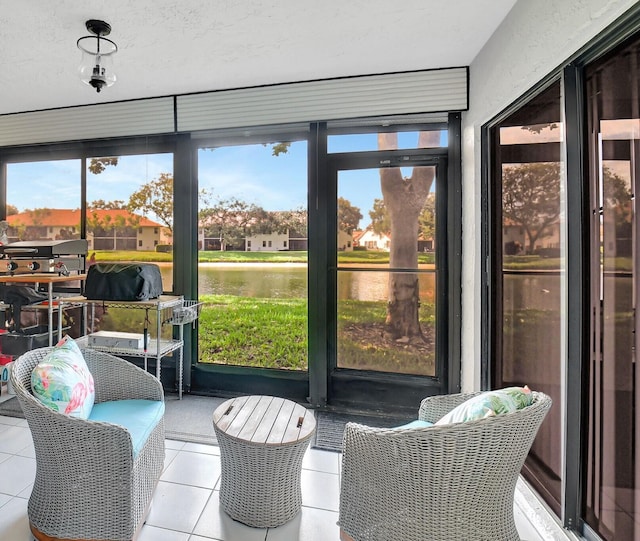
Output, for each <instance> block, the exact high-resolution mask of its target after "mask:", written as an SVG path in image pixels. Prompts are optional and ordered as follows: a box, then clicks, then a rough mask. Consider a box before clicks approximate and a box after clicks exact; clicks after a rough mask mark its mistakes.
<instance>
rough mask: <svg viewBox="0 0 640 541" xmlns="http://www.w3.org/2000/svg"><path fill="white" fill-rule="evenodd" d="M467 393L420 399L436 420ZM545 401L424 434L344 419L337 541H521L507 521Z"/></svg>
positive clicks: (427, 416) (426, 414)
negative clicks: (399, 540) (345, 423)
mask: <svg viewBox="0 0 640 541" xmlns="http://www.w3.org/2000/svg"><path fill="white" fill-rule="evenodd" d="M474 394H477V393H472V394H457V395H445V396H434V397H430V398H426V399H425V400H423V401H422V403H421V405H420V409H419V419H421V420H423V421H429V422H432V423H434V422H436V421H437V420H438V419H440V418H441V417H442V416H443V415H444V414H445V413H447V412H449V411H450V410H452V409H453V408H454V407H455V406H457V405H458V404H461V403H462V402H464V401H465V400H466V399H468V398H470V397H471V396H473V395H474ZM549 408H551V399H550V398H549V397H548V396H547V395H545V394H542V393H534V399H533V404H532V405H530V406H528V407H526V408H523V409H521V410H518V411H516V412H513V413H507V414H502V415H496V416H494V417H489V418H486V419H481V420H477V421H469V422H465V423H459V424H454V425H442V426H436V427H429V428H407V429H383V428H371V427H367V426H363V425H358V424H355V423H347V425H346V427H345V431H344V440H343V455H342V478H341V487H340V518H339V524H340V530H341V531H340V535H341V539H342V540H343V541H347V540H348V541H352V540H354V541H389V540H391V539H402V541H424V540H425V539H428V540H429V541H452V540H458V539H460V540H462V539H469V540H471V539H473V540H474V541H482V540H485V541H496V540H498V539H499V540H500V541H516V540H519V539H520V537H519V536H518V532H517V530H516V526H515V520H514V515H513V503H514V493H515V487H516V481H517V479H518V475H519V473H520V469H521V468H522V465H523V463H524V460H525V458H526V457H527V454H528V452H529V448H530V447H531V444H532V442H533V439H534V438H535V435H536V433H537V431H538V428H539V426H540V424H541V423H542V421H543V419H544V417H545V415H546V414H547V412H548V411H549Z"/></svg>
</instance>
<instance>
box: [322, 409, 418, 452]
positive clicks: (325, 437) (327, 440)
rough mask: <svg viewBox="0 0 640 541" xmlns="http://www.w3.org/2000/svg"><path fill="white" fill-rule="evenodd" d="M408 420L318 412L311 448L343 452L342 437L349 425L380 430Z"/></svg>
mask: <svg viewBox="0 0 640 541" xmlns="http://www.w3.org/2000/svg"><path fill="white" fill-rule="evenodd" d="M406 422H407V420H406V419H405V420H401V419H390V418H386V417H374V416H370V415H350V414H347V413H333V412H328V411H317V412H316V434H315V437H314V440H313V442H312V444H311V447H313V448H314V449H322V450H325V451H336V452H341V451H342V435H343V433H344V427H345V425H346V424H347V423H359V424H361V425H367V426H374V427H379V428H390V427H392V426H400V425H402V424H404V423H406Z"/></svg>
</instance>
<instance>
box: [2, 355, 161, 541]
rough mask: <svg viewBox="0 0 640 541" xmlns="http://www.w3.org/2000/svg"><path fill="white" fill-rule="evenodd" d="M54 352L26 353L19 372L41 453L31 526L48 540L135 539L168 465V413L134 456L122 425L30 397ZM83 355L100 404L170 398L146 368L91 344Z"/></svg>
mask: <svg viewBox="0 0 640 541" xmlns="http://www.w3.org/2000/svg"><path fill="white" fill-rule="evenodd" d="M50 349H52V348H41V349H35V350H32V351H29V352H27V353H25V354H24V355H22V356H21V357H20V358H18V359H17V360H16V362H15V365H14V368H13V373H12V382H13V385H14V388H15V393H16V395H17V398H18V400H19V402H20V405H21V407H22V411H23V412H24V415H25V418H26V419H27V422H28V423H29V428H30V430H31V435H32V437H33V443H34V447H35V454H36V465H37V466H36V478H35V483H34V485H33V490H32V491H31V496H30V498H29V505H28V515H29V523H30V527H31V531H32V533H33V535H34V537H36V539H41V540H79V539H82V540H85V539H100V540H104V541H112V540H113V541H115V540H117V541H125V540H127V541H128V540H131V539H133V538H134V537H135V536H136V534H137V532H138V530H139V528H140V527H141V526H142V524H143V521H144V518H145V516H146V513H147V511H148V509H149V503H150V501H151V497H152V494H153V490H154V488H155V486H156V484H157V482H158V479H159V477H160V474H161V473H162V469H163V466H164V418H162V419H161V420H160V422H158V424H157V425H156V427H155V429H153V431H152V432H151V434H150V435H149V437H148V439H147V441H146V443H145V444H144V446H143V447H142V449H141V450H140V452H139V453H138V454H137V456H135V458H134V452H133V448H132V441H131V437H130V434H129V432H128V431H127V430H125V429H124V428H123V427H121V426H118V425H115V424H110V423H104V422H96V421H90V420H84V419H79V418H76V417H70V416H67V415H64V414H61V413H57V412H55V411H53V410H51V409H50V408H48V407H47V406H45V405H43V404H42V403H41V402H40V401H39V400H37V399H36V398H35V397H34V396H33V395H32V394H31V372H32V370H33V368H34V367H35V366H36V365H37V364H38V362H39V361H40V360H41V359H42V358H44V357H45V356H46V355H47V353H48V352H49V350H50ZM83 354H84V357H85V360H86V362H87V366H88V367H89V370H90V371H91V373H92V374H93V377H94V382H95V392H96V395H95V403H96V404H97V403H100V402H105V401H113V400H124V399H144V400H158V401H162V400H164V395H163V390H162V386H161V385H160V382H159V381H158V380H157V379H156V378H154V377H153V376H152V375H151V374H148V373H147V372H145V371H144V370H141V369H140V368H138V367H136V366H134V365H133V364H131V363H129V362H127V361H125V360H123V359H120V358H118V357H114V356H112V355H109V354H107V353H102V352H98V351H93V350H90V349H85V350H83Z"/></svg>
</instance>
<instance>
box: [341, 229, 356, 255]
mask: <svg viewBox="0 0 640 541" xmlns="http://www.w3.org/2000/svg"><path fill="white" fill-rule="evenodd" d="M338 251H339V252H353V236H352V235H351V233H347V232H346V231H342V230H341V229H340V230H338Z"/></svg>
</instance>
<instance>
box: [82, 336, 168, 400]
mask: <svg viewBox="0 0 640 541" xmlns="http://www.w3.org/2000/svg"><path fill="white" fill-rule="evenodd" d="M82 353H83V354H84V358H85V360H86V361H87V366H88V367H89V370H90V371H91V373H92V374H93V379H94V382H95V390H96V398H95V402H96V403H100V402H106V401H109V400H127V399H141V400H160V401H162V400H164V391H163V389H162V384H161V383H160V381H158V379H156V378H155V377H154V376H153V375H151V374H149V373H148V372H145V371H144V370H142V369H141V368H138V367H137V366H135V365H134V364H132V363H130V362H129V361H126V360H125V359H121V358H120V357H116V356H114V355H111V354H109V353H105V352H103V351H96V350H93V349H90V348H86V349H83V350H82Z"/></svg>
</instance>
